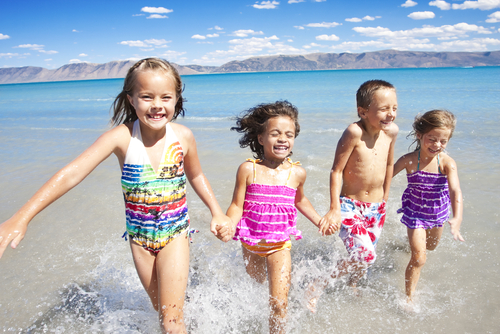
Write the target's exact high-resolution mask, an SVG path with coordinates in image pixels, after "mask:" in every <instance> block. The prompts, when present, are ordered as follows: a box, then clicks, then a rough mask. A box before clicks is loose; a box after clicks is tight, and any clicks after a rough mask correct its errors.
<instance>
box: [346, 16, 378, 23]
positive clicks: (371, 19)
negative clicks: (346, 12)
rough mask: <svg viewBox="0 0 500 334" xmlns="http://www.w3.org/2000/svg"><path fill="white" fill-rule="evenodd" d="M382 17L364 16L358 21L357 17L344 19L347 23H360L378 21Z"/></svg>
mask: <svg viewBox="0 0 500 334" xmlns="http://www.w3.org/2000/svg"><path fill="white" fill-rule="evenodd" d="M381 17H382V16H375V17H373V16H369V15H366V16H365V17H363V18H362V19H360V18H359V17H351V18H348V19H345V20H346V21H347V22H361V21H374V20H375V19H380V18H381Z"/></svg>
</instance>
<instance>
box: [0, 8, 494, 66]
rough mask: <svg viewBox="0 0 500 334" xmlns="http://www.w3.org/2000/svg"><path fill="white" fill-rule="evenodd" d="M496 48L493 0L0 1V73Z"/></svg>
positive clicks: (211, 63) (487, 49) (219, 63)
mask: <svg viewBox="0 0 500 334" xmlns="http://www.w3.org/2000/svg"><path fill="white" fill-rule="evenodd" d="M386 49H397V50H414V51H495V50H500V0H471V1H464V0H460V1H458V0H446V1H444V0H435V1H429V0H427V1H422V0H413V1H412V0H397V1H395V0H385V1H375V0H361V1H356V0H352V1H350V0H342V1H336V0H335V1H334V0H271V1H252V0H232V1H209V0H200V1H190V0H165V1H156V0H148V1H142V0H140V1H137V0H135V1H127V0H122V1H114V0H101V1H95V0H65V1H43V0H42V1H40V0H38V1H25V0H15V1H2V2H1V4H0V67H20V66H40V67H45V68H49V69H53V68H58V67H60V66H63V65H65V64H69V63H75V62H90V63H106V62H109V61H112V60H127V59H141V58H145V57H149V56H156V57H162V58H165V59H167V60H169V61H172V62H175V63H177V64H181V65H188V64H198V65H215V66H218V65H222V64H224V63H226V62H228V61H231V60H243V59H246V58H249V57H252V56H263V55H276V54H293V55H297V54H307V53H314V52H335V53H340V52H353V53H359V52H365V51H377V50H386Z"/></svg>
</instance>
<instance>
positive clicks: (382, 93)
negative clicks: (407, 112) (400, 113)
mask: <svg viewBox="0 0 500 334" xmlns="http://www.w3.org/2000/svg"><path fill="white" fill-rule="evenodd" d="M397 110H398V99H397V97H396V91H395V90H394V89H388V88H381V89H378V90H376V91H375V92H374V93H373V96H372V99H371V103H370V105H369V106H368V109H365V108H362V107H358V114H359V116H360V117H361V119H363V120H364V123H365V124H366V125H367V126H368V127H369V128H371V129H373V130H374V131H378V130H383V131H386V130H389V128H390V126H391V124H392V122H393V121H394V119H395V118H396V114H397Z"/></svg>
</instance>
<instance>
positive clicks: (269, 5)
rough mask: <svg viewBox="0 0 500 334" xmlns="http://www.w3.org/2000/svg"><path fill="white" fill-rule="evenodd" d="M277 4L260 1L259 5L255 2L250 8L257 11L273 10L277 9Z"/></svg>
mask: <svg viewBox="0 0 500 334" xmlns="http://www.w3.org/2000/svg"><path fill="white" fill-rule="evenodd" d="M279 4H280V3H279V1H261V3H260V5H259V4H258V2H256V3H255V4H254V5H252V7H253V8H257V9H274V8H277V7H278V5H279Z"/></svg>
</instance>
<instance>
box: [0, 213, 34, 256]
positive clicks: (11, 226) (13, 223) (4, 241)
mask: <svg viewBox="0 0 500 334" xmlns="http://www.w3.org/2000/svg"><path fill="white" fill-rule="evenodd" d="M26 229H27V226H26V225H25V224H23V223H21V222H19V221H18V220H16V219H14V217H12V218H10V219H9V220H7V221H6V222H5V223H3V224H1V225H0V258H1V257H2V255H3V252H4V251H5V249H6V248H7V245H8V244H9V243H10V247H12V248H16V247H17V245H19V243H20V242H21V240H23V238H24V235H25V234H26Z"/></svg>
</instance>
